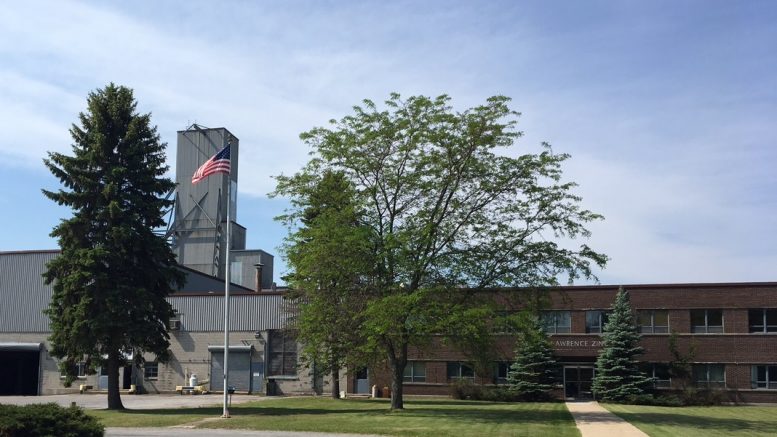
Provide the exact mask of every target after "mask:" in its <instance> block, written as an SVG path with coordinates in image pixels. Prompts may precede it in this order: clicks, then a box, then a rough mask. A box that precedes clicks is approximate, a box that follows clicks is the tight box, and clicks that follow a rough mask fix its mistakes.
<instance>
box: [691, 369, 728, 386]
mask: <svg viewBox="0 0 777 437" xmlns="http://www.w3.org/2000/svg"><path fill="white" fill-rule="evenodd" d="M692 373H693V382H694V383H695V384H696V386H697V387H704V388H724V387H726V366H725V364H694V365H693V367H692Z"/></svg>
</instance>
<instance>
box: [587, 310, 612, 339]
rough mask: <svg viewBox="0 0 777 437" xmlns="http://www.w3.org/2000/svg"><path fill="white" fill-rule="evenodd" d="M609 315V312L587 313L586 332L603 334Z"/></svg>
mask: <svg viewBox="0 0 777 437" xmlns="http://www.w3.org/2000/svg"><path fill="white" fill-rule="evenodd" d="M608 317H609V314H608V313H607V311H601V310H595V311H586V312H585V332H586V334H601V333H602V332H603V331H604V325H605V324H606V323H607V318H608Z"/></svg>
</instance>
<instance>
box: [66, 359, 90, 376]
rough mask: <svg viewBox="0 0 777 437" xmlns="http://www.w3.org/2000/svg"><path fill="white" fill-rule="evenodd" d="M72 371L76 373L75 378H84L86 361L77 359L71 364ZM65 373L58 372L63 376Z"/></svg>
mask: <svg viewBox="0 0 777 437" xmlns="http://www.w3.org/2000/svg"><path fill="white" fill-rule="evenodd" d="M72 370H73V373H74V374H75V375H76V378H86V372H87V368H86V363H85V362H83V361H79V362H77V363H76V364H74V365H73V368H72ZM65 376H66V375H65V374H64V373H62V374H60V377H62V378H64V377H65Z"/></svg>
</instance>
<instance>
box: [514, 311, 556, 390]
mask: <svg viewBox="0 0 777 437" xmlns="http://www.w3.org/2000/svg"><path fill="white" fill-rule="evenodd" d="M558 368H559V364H558V361H556V357H555V356H554V354H553V347H551V344H550V340H549V339H548V336H547V334H546V333H545V329H544V328H543V326H542V323H541V322H540V320H539V318H537V317H532V318H531V319H530V321H529V322H528V323H527V324H526V326H525V327H524V328H523V329H522V331H521V333H520V334H519V339H518V345H517V347H516V349H515V362H514V363H513V364H512V365H511V366H510V370H509V372H508V373H507V382H508V383H509V384H510V390H511V391H513V392H515V393H516V394H518V395H519V396H520V397H521V398H522V399H524V400H527V401H538V400H544V399H547V398H549V393H548V392H549V391H550V390H552V389H553V387H554V385H555V384H556V382H557V380H558V376H557V375H558Z"/></svg>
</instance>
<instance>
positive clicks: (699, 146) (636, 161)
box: [0, 0, 777, 284]
mask: <svg viewBox="0 0 777 437" xmlns="http://www.w3.org/2000/svg"><path fill="white" fill-rule="evenodd" d="M776 22H777V3H776V2H773V1H768V0H766V1H757V0H748V1H740V2H733V1H725V0H724V1H715V0H704V1H690V0H681V1H649V2H648V1H615V0H613V1H586V2H577V1H571V0H569V1H537V2H531V1H504V2H499V1H490V2H475V1H471V2H455V1H447V2H442V1H423V2H418V1H406V2H405V1H360V2H348V1H308V2H304V1H303V2H297V1H288V2H287V1H283V2H280V1H273V2H270V1H262V2H259V1H257V2H252V1H220V2H213V1H178V2H176V1H165V2H155V1H147V2H143V1H133V2H121V1H113V2H111V1H108V2H69V1H52V2H42V1H26V2H11V3H9V4H6V5H4V6H3V7H2V8H0V130H1V131H2V136H0V208H2V211H3V214H0V250H31V249H49V248H56V247H57V243H56V241H55V240H53V239H52V238H51V237H50V236H49V233H50V232H51V229H52V227H53V226H55V225H56V224H57V223H58V221H59V220H60V219H61V218H62V217H66V216H68V215H69V213H70V212H69V211H68V210H67V209H65V208H62V207H59V206H57V205H56V204H54V203H53V202H51V201H50V200H48V199H45V198H44V197H43V195H42V194H41V191H40V190H41V188H48V189H53V188H57V187H58V181H57V180H56V179H55V178H54V177H53V176H52V175H51V174H50V173H48V171H47V169H46V168H45V167H44V166H43V163H42V160H43V158H44V157H45V156H46V153H47V152H48V151H57V152H64V153H68V152H69V151H70V147H71V144H72V141H71V138H70V135H69V132H68V129H69V127H70V125H71V124H72V123H74V122H76V121H77V119H78V113H79V112H81V111H83V110H85V106H86V97H87V95H88V93H89V92H90V91H93V90H95V89H97V88H101V87H104V86H105V85H106V84H107V83H109V82H114V83H116V84H120V85H125V86H128V87H130V88H132V89H134V92H135V97H136V99H137V100H138V109H139V110H140V111H141V112H144V113H145V112H151V114H152V122H153V123H154V124H155V125H157V126H158V129H159V133H160V135H161V138H162V140H163V141H165V142H167V143H168V144H169V149H168V159H169V164H170V165H171V167H174V165H173V164H174V162H175V161H174V160H175V141H176V131H178V130H182V129H185V128H186V127H187V126H189V125H190V124H192V123H195V122H196V123H198V124H200V125H203V126H209V127H220V126H224V127H227V128H228V129H229V130H230V131H231V132H232V133H234V134H235V135H236V136H237V137H238V138H239V139H240V162H239V166H240V169H241V170H240V181H239V196H238V213H237V222H238V223H240V224H242V225H243V226H245V227H247V228H248V238H247V240H248V241H247V247H248V248H252V249H263V250H266V251H268V252H271V253H274V254H276V255H278V253H279V251H278V246H279V245H280V244H281V242H282V240H283V238H284V236H285V235H286V229H285V228H284V227H283V226H282V225H281V224H279V223H277V222H275V221H274V220H273V217H275V216H277V215H278V214H280V213H282V212H283V210H284V209H285V208H287V207H288V201H287V200H286V199H282V198H281V199H279V198H273V199H270V198H268V196H267V194H268V193H269V192H271V191H272V190H273V189H274V186H275V183H274V180H273V178H272V176H274V175H279V174H292V173H294V172H295V171H297V170H299V169H300V168H301V167H302V166H303V165H304V163H305V162H306V161H307V159H308V158H309V156H308V152H309V150H308V149H307V146H305V145H304V144H303V143H302V142H301V141H300V140H299V134H300V133H301V132H304V131H307V130H310V129H311V128H313V127H315V126H323V125H326V123H327V122H328V120H330V119H332V118H341V117H343V116H345V115H348V114H349V113H350V111H351V108H352V107H353V105H356V104H359V103H360V102H361V101H362V99H371V100H373V101H376V102H382V101H383V100H385V99H387V98H388V97H389V94H390V93H392V92H398V93H400V94H402V95H403V96H411V95H426V96H437V95H441V94H447V95H449V96H451V98H452V104H453V106H454V108H455V109H456V110H459V111H463V110H465V109H467V108H469V107H472V106H475V105H478V104H480V103H482V102H484V101H485V100H486V99H487V98H488V97H490V96H493V95H505V96H509V97H511V98H512V99H513V100H512V102H511V106H512V108H513V109H515V110H517V111H519V112H521V114H522V115H521V118H520V122H519V129H520V130H521V131H523V133H524V136H523V137H522V138H521V139H520V140H519V141H518V142H517V143H516V144H515V145H514V146H513V147H514V149H513V151H512V153H516V154H519V153H521V154H522V153H535V152H539V151H541V147H540V144H541V143H542V142H543V141H547V142H549V143H550V144H551V145H552V146H553V150H554V151H555V152H559V153H569V154H571V155H572V158H571V159H570V160H569V161H567V163H566V165H565V168H564V171H565V173H564V174H565V179H566V180H569V181H575V182H577V183H578V184H579V186H578V187H577V189H576V193H577V194H579V195H580V196H582V198H583V201H582V204H583V206H584V207H586V208H588V209H590V210H593V211H595V212H597V213H600V214H602V215H603V216H604V217H605V220H603V221H601V222H597V223H595V224H593V225H591V226H590V229H591V231H592V232H593V235H592V237H591V238H590V239H589V240H588V241H587V243H588V244H589V245H590V246H592V248H594V249H595V250H597V251H600V252H603V253H605V254H607V255H608V256H609V257H610V262H609V263H608V265H607V267H606V268H605V269H604V270H598V271H597V272H596V273H597V276H598V278H599V281H600V282H601V283H603V284H635V283H681V282H743V281H777V172H776V171H775V164H777V26H775V25H774V23H776ZM285 269H286V267H285V263H284V262H283V260H282V259H280V256H276V272H275V278H276V281H278V282H281V281H280V276H281V275H282V274H283V271H284V270H285ZM578 283H590V282H585V281H583V282H578Z"/></svg>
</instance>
